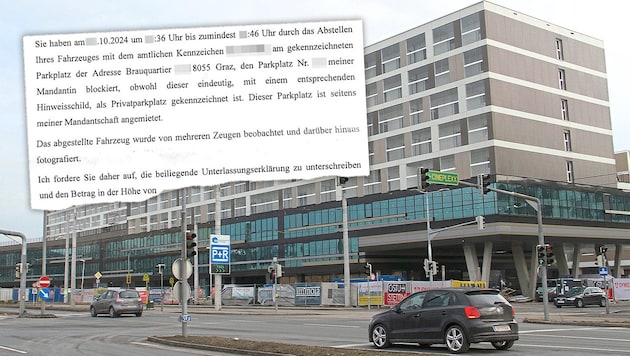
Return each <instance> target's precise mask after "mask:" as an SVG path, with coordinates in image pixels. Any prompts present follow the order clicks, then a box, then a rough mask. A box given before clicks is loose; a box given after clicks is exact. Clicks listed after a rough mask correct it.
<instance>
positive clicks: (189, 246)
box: [186, 232, 197, 258]
mask: <svg viewBox="0 0 630 356" xmlns="http://www.w3.org/2000/svg"><path fill="white" fill-rule="evenodd" d="M196 247H197V234H195V233H194V232H187V233H186V257H187V258H191V257H193V256H195V255H196V254H197V248H196Z"/></svg>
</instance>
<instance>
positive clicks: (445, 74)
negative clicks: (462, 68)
mask: <svg viewBox="0 0 630 356" xmlns="http://www.w3.org/2000/svg"><path fill="white" fill-rule="evenodd" d="M433 65H434V66H435V86H436V87H438V86H440V85H444V84H448V82H449V81H450V70H449V67H448V58H444V59H442V60H439V61H437V62H435V63H433Z"/></svg>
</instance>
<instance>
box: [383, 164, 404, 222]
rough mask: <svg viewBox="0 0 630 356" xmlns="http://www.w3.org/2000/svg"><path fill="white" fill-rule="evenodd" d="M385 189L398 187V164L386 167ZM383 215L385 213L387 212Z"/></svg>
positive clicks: (390, 189) (397, 188) (391, 189)
mask: <svg viewBox="0 0 630 356" xmlns="http://www.w3.org/2000/svg"><path fill="white" fill-rule="evenodd" d="M387 189H388V190H389V191H393V190H399V189H400V170H399V169H398V166H394V167H389V168H387ZM383 215H387V213H386V214H383Z"/></svg>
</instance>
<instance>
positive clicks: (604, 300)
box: [599, 298, 606, 307]
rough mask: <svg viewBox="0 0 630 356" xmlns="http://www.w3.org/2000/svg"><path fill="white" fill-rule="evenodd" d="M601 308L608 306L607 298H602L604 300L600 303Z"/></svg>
mask: <svg viewBox="0 0 630 356" xmlns="http://www.w3.org/2000/svg"><path fill="white" fill-rule="evenodd" d="M599 306H600V307H605V306H606V298H602V300H600V301H599Z"/></svg>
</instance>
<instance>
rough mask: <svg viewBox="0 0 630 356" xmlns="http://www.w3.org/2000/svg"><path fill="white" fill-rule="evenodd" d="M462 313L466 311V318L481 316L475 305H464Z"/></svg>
mask: <svg viewBox="0 0 630 356" xmlns="http://www.w3.org/2000/svg"><path fill="white" fill-rule="evenodd" d="M464 313H466V317H467V318H468V319H477V318H481V313H480V312H479V309H477V308H476V307H465V308H464Z"/></svg>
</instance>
